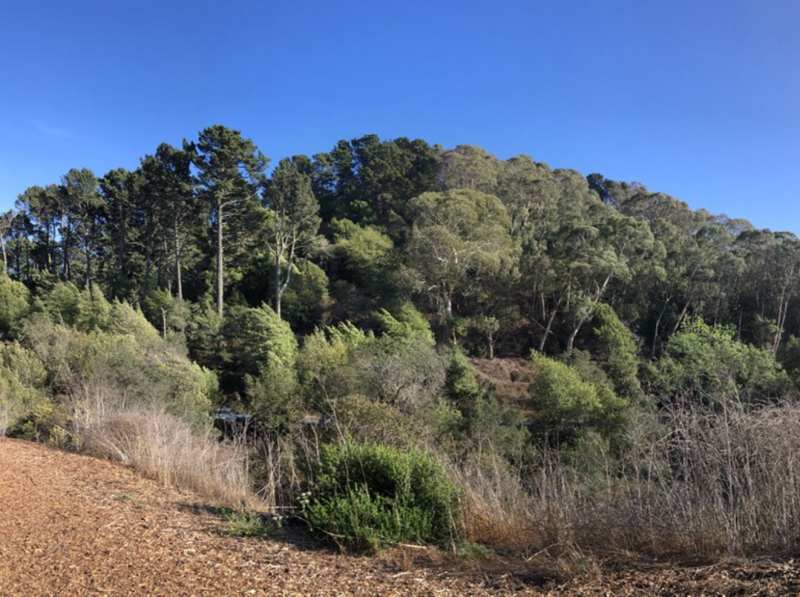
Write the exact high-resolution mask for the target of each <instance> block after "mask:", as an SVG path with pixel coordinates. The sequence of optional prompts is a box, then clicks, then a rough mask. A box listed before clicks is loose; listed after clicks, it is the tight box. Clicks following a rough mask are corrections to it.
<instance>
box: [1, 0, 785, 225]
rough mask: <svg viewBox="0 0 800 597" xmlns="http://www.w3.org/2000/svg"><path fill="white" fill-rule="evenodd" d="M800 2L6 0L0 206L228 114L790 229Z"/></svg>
mask: <svg viewBox="0 0 800 597" xmlns="http://www.w3.org/2000/svg"><path fill="white" fill-rule="evenodd" d="M798 26H800V2H797V1H795V0H692V1H686V0H671V1H669V2H667V1H662V0H658V1H657V0H653V1H649V0H648V1H642V0H625V1H623V0H603V1H600V0H549V1H546V2H545V1H543V0H527V1H517V0H495V1H494V2H491V3H490V2H488V1H482V2H476V1H472V0H459V1H437V0H427V1H417V0H404V1H378V0H372V1H363V2H356V1H350V0H339V1H337V2H330V1H319V2H317V1H309V2H275V1H262V0H249V1H245V0H224V1H222V0H192V1H183V0H160V1H159V2H154V1H151V0H137V1H136V2H130V1H128V2H122V1H119V2H118V1H111V2H110V1H107V0H105V1H104V0H70V1H69V2H65V1H63V0H25V1H22V0H0V65H1V66H0V207H2V208H9V207H11V206H12V205H13V201H14V199H15V198H16V196H17V195H18V194H19V193H21V192H22V191H23V190H24V189H25V188H27V187H28V186H31V185H35V184H39V185H45V184H49V183H54V182H58V181H59V179H60V177H61V175H62V174H64V173H66V172H67V171H68V170H69V169H70V168H73V167H77V168H83V167H86V168H90V169H92V170H93V171H94V172H95V173H96V174H98V175H102V174H104V173H105V172H107V171H108V170H110V169H112V168H117V167H125V168H129V169H133V168H135V167H136V166H137V164H138V161H139V158H141V157H142V156H144V155H145V154H147V153H153V152H154V150H155V148H156V147H157V146H158V144H159V143H161V142H164V141H166V142H168V143H172V144H179V143H180V142H181V140H182V139H183V138H184V137H186V138H190V139H191V138H195V137H196V135H197V133H198V131H200V130H201V129H203V128H205V127H206V126H209V125H211V124H224V125H226V126H229V127H231V128H236V129H239V130H241V131H242V132H243V134H244V135H245V136H247V137H250V138H252V139H253V140H254V141H255V142H256V144H257V145H258V146H259V147H260V149H261V150H262V151H263V152H264V153H265V154H266V155H267V156H269V157H270V158H272V160H273V163H276V162H277V160H278V159H280V158H281V157H284V156H287V155H292V154H296V153H306V154H309V155H310V154H314V153H317V152H320V151H328V150H330V149H331V148H332V147H333V145H334V144H335V143H336V141H338V140H339V139H351V138H354V137H359V136H362V135H365V134H369V133H375V134H378V135H380V136H381V137H383V138H395V137H398V136H407V137H412V138H417V137H418V138H422V139H425V140H426V141H428V142H430V143H441V144H442V145H444V146H445V147H453V146H455V145H457V144H459V143H469V144H474V145H480V146H482V147H484V148H485V149H487V150H489V151H490V152H492V153H494V154H495V155H497V156H498V157H501V158H504V159H505V158H509V157H511V156H513V155H517V154H520V153H527V154H529V155H531V156H532V157H533V158H534V159H536V160H537V161H544V162H547V163H548V164H549V165H550V166H551V167H554V168H556V167H567V168H576V169H578V170H580V171H582V172H583V173H585V174H588V173H591V172H600V173H601V174H603V175H604V176H606V177H608V178H612V179H615V180H623V181H639V182H642V183H644V184H645V185H647V187H648V188H650V189H651V190H654V191H663V192H666V193H669V194H671V195H673V196H675V197H677V198H679V199H682V200H684V201H687V202H688V203H689V204H690V205H691V206H692V207H693V208H695V209H697V208H701V207H702V208H706V209H708V210H709V211H711V212H713V213H726V214H728V215H729V216H731V217H741V218H746V219H749V220H750V221H752V222H753V223H754V224H755V225H756V226H758V227H768V228H772V229H775V230H791V231H793V232H795V233H798V234H800V209H798V207H800V185H798V182H797V180H796V179H797V174H796V173H797V171H798V166H799V165H800V66H799V65H800V35H797V27H798Z"/></svg>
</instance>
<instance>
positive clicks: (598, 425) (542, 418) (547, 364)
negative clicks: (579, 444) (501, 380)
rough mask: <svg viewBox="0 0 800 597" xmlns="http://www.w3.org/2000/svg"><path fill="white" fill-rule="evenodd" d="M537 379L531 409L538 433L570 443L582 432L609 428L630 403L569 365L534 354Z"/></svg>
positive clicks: (532, 390)
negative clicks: (583, 430)
mask: <svg viewBox="0 0 800 597" xmlns="http://www.w3.org/2000/svg"><path fill="white" fill-rule="evenodd" d="M531 363H532V365H533V368H534V369H535V370H536V379H535V381H534V382H533V383H532V384H531V403H530V404H531V408H532V409H533V411H534V413H535V422H536V424H537V427H538V430H539V431H541V432H542V433H544V434H545V435H546V436H549V437H556V438H558V439H567V440H570V439H571V438H572V437H574V436H576V435H579V434H580V433H579V432H580V431H581V429H584V428H594V429H609V428H613V427H614V426H615V424H616V423H617V422H618V420H619V417H620V416H621V413H622V412H623V411H624V409H625V407H626V405H627V402H626V401H625V400H624V399H622V398H620V397H618V396H617V395H615V394H614V392H613V391H612V390H611V389H610V388H608V387H607V386H606V385H604V384H600V385H597V384H594V383H591V382H589V381H586V380H584V379H582V378H581V376H580V375H579V374H578V373H577V371H575V370H574V369H572V368H571V367H570V366H569V365H567V364H565V363H561V362H559V361H556V360H554V359H551V358H549V357H546V356H544V355H541V354H539V353H536V352H534V353H532V354H531Z"/></svg>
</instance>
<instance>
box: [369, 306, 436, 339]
mask: <svg viewBox="0 0 800 597" xmlns="http://www.w3.org/2000/svg"><path fill="white" fill-rule="evenodd" d="M392 311H393V312H392V313H390V312H389V311H387V310H386V309H381V310H380V311H378V312H376V313H373V317H374V318H375V320H376V321H377V322H378V326H379V329H380V331H381V333H382V334H384V335H386V336H390V337H392V338H395V339H414V338H417V339H419V340H421V341H423V342H426V343H427V344H430V345H431V346H433V345H434V344H435V340H434V338H433V332H432V331H431V326H430V324H429V323H428V320H427V319H425V316H424V315H423V314H422V313H420V312H419V311H418V310H417V308H416V307H414V305H413V304H411V303H410V302H405V303H401V304H400V305H399V306H397V307H396V308H394V309H393V310H392Z"/></svg>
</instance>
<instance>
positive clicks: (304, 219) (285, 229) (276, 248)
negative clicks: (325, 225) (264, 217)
mask: <svg viewBox="0 0 800 597" xmlns="http://www.w3.org/2000/svg"><path fill="white" fill-rule="evenodd" d="M264 200H265V203H266V206H267V207H268V208H269V210H270V216H271V219H272V222H271V227H270V230H269V232H268V233H267V245H268V247H269V249H270V251H271V252H272V254H273V255H274V258H275V265H274V269H273V276H274V283H275V288H274V310H275V313H276V314H277V315H278V317H280V316H281V297H282V296H283V293H284V291H285V290H286V287H287V286H288V285H289V281H290V280H291V277H292V269H293V267H294V262H295V258H296V257H297V256H298V253H299V252H300V251H302V250H303V248H304V247H305V246H306V245H307V244H308V243H309V242H310V241H311V240H312V239H313V238H314V237H315V236H316V234H317V231H318V230H319V225H320V222H321V220H320V218H319V203H318V202H317V199H316V197H314V193H313V191H312V190H311V179H310V178H309V176H308V175H307V174H304V173H303V172H301V171H300V170H299V169H298V168H297V166H296V165H295V164H294V163H293V161H292V160H289V159H283V160H281V161H280V163H279V164H278V167H277V168H275V171H274V172H273V173H272V178H271V179H270V180H269V181H268V182H267V184H266V192H265V193H264Z"/></svg>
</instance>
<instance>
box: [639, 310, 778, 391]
mask: <svg viewBox="0 0 800 597" xmlns="http://www.w3.org/2000/svg"><path fill="white" fill-rule="evenodd" d="M664 352H665V354H664V356H663V357H662V358H661V359H660V360H659V361H658V363H657V365H656V366H655V368H654V373H653V378H654V379H653V381H654V390H655V391H656V392H657V396H658V397H659V399H660V400H662V401H663V402H681V401H684V400H688V401H690V402H692V403H694V404H706V405H712V404H715V403H720V402H724V401H726V400H731V399H733V400H742V401H743V402H749V403H763V402H765V401H770V400H775V399H778V398H780V397H782V396H784V395H785V394H786V393H787V392H788V391H789V390H790V388H791V381H790V379H789V376H788V374H787V373H786V371H784V369H783V367H781V365H780V363H779V362H778V361H777V360H776V359H775V357H774V356H773V354H772V352H770V351H769V350H767V349H763V348H757V347H755V346H753V345H750V344H744V343H742V342H740V341H738V340H737V339H736V332H735V330H733V329H732V328H729V327H725V326H710V325H708V324H706V323H705V322H704V321H703V320H702V319H688V320H687V321H686V322H684V324H683V326H681V329H680V330H679V331H678V333H676V334H675V335H673V336H672V337H671V338H670V339H669V341H668V342H667V344H666V346H665V351H664Z"/></svg>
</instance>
